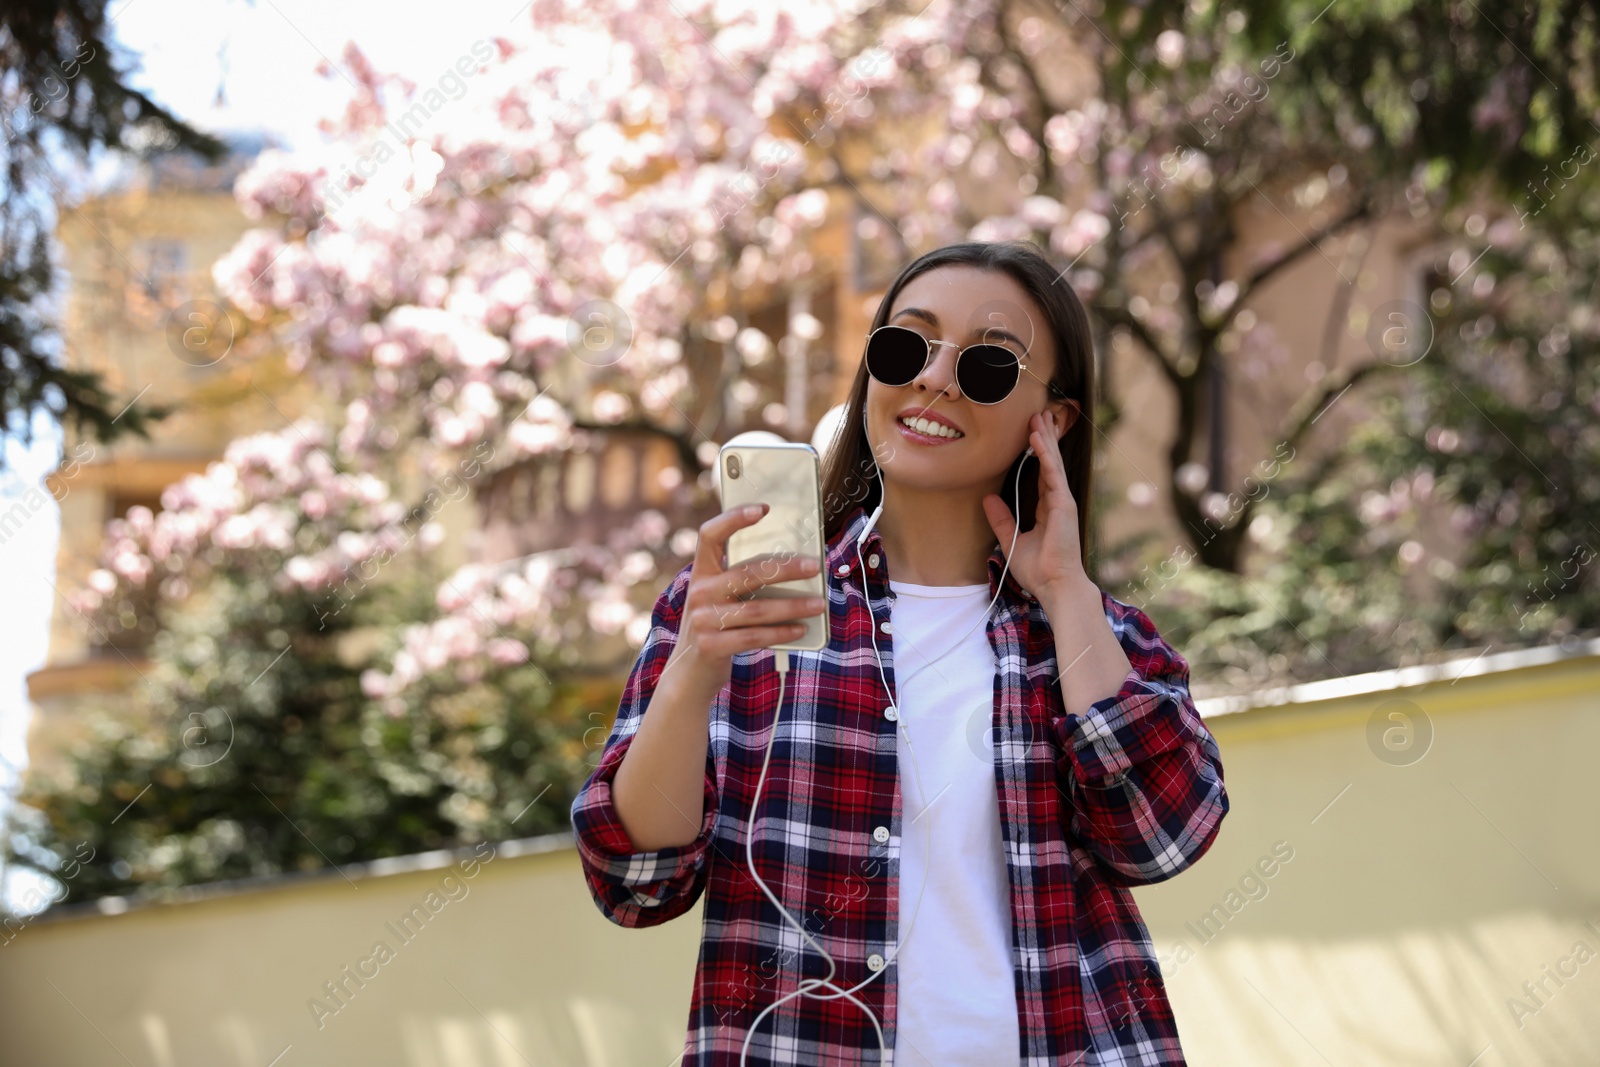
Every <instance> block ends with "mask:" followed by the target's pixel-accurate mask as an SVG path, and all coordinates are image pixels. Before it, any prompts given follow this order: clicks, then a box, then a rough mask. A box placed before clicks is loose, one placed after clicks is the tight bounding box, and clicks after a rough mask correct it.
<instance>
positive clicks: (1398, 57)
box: [1105, 0, 1600, 195]
mask: <svg viewBox="0 0 1600 1067" xmlns="http://www.w3.org/2000/svg"><path fill="white" fill-rule="evenodd" d="M1105 20H1106V21H1107V22H1110V23H1112V24H1113V25H1117V26H1119V27H1120V28H1121V29H1122V31H1123V36H1122V37H1121V38H1120V40H1119V43H1120V45H1121V56H1122V57H1123V58H1122V64H1123V65H1122V67H1121V68H1120V69H1122V70H1125V71H1128V72H1130V73H1131V72H1132V68H1134V67H1137V68H1139V69H1142V70H1145V71H1151V72H1152V73H1153V71H1152V68H1155V70H1159V69H1160V68H1159V66H1158V65H1157V61H1156V58H1155V51H1156V50H1155V42H1156V39H1157V38H1158V37H1159V36H1160V35H1161V34H1162V33H1163V32H1166V31H1176V32H1179V33H1182V34H1183V35H1185V37H1187V38H1191V39H1199V40H1214V39H1216V38H1217V37H1218V36H1219V35H1220V36H1224V37H1225V38H1226V39H1227V40H1228V41H1229V45H1228V47H1227V48H1226V50H1225V52H1224V53H1223V54H1222V55H1219V56H1216V57H1213V58H1212V60H1211V61H1214V62H1217V63H1225V62H1235V63H1238V64H1240V65H1241V66H1242V67H1245V68H1252V67H1254V66H1255V65H1256V64H1257V63H1259V61H1260V59H1261V58H1262V57H1266V56H1268V55H1271V54H1273V52H1274V50H1275V49H1277V48H1278V46H1279V45H1280V43H1283V42H1287V43H1288V45H1289V47H1290V48H1292V49H1293V54H1294V58H1293V60H1292V61H1291V62H1290V63H1288V64H1287V66H1286V69H1285V74H1284V75H1283V76H1280V77H1279V78H1278V79H1276V80H1275V81H1274V82H1273V83H1272V87H1271V92H1270V95H1269V96H1268V97H1267V98H1266V102H1267V106H1269V107H1271V108H1273V109H1275V110H1276V111H1277V113H1278V115H1279V116H1280V118H1281V119H1282V120H1283V121H1284V123H1285V124H1286V127H1287V128H1288V129H1290V130H1292V131H1294V132H1295V133H1296V134H1297V135H1299V136H1301V137H1305V136H1315V137H1319V138H1321V137H1326V136H1327V135H1328V134H1330V133H1334V132H1337V133H1338V135H1339V136H1341V137H1343V138H1344V139H1345V143H1346V144H1347V145H1348V146H1349V147H1350V148H1351V149H1354V150H1355V151H1354V153H1353V155H1357V154H1358V155H1359V158H1360V161H1361V163H1362V166H1363V168H1364V169H1370V170H1372V171H1373V172H1375V173H1386V174H1388V175H1390V176H1394V177H1398V178H1401V179H1405V178H1408V177H1410V176H1411V175H1412V173H1413V170H1414V169H1415V168H1419V167H1420V168H1422V169H1423V170H1424V171H1426V172H1428V173H1430V174H1431V175H1432V177H1433V178H1434V180H1436V181H1437V182H1438V183H1439V185H1440V186H1441V187H1446V188H1448V189H1449V191H1450V192H1451V193H1453V194H1462V193H1467V192H1469V191H1471V190H1472V189H1473V188H1475V187H1476V186H1477V185H1478V184H1479V183H1480V182H1481V180H1482V179H1484V178H1488V179H1489V180H1491V181H1493V182H1496V183H1498V185H1499V188H1500V189H1501V191H1502V193H1510V194H1513V195H1520V194H1521V192H1522V190H1523V189H1524V188H1525V186H1526V184H1527V183H1528V182H1529V181H1534V180H1538V179H1539V178H1540V177H1541V176H1542V174H1543V173H1544V168H1545V167H1546V166H1547V165H1549V164H1551V163H1553V162H1555V161H1558V160H1561V159H1565V158H1567V157H1568V156H1570V155H1571V154H1572V152H1573V151H1574V150H1575V149H1577V148H1578V147H1579V146H1580V145H1584V144H1588V145H1594V144H1595V143H1596V141H1597V139H1600V127H1597V126H1596V125H1595V121H1594V120H1595V116H1596V115H1600V7H1597V5H1596V4H1594V3H1592V2H1579V3H1566V2H1560V0H1477V2H1470V0H1469V2H1465V3H1460V2H1457V3H1430V2H1427V0H1335V2H1334V3H1328V2H1327V0H1304V2H1295V3H1284V2H1283V0H1238V2H1231V0H1222V2H1213V0H1202V2H1196V0H1149V2H1139V3H1130V2H1127V0H1111V2H1110V3H1108V4H1107V6H1106V13H1105ZM1219 31H1225V32H1222V33H1220V34H1219ZM1246 91H1248V87H1246Z"/></svg>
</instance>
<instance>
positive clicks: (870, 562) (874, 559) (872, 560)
mask: <svg viewBox="0 0 1600 1067" xmlns="http://www.w3.org/2000/svg"><path fill="white" fill-rule="evenodd" d="M877 565H878V554H877V553H876V552H874V553H873V554H872V555H870V556H868V557H867V566H869V567H876V566H877Z"/></svg>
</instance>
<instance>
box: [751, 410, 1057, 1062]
mask: <svg viewBox="0 0 1600 1067" xmlns="http://www.w3.org/2000/svg"><path fill="white" fill-rule="evenodd" d="M861 429H862V432H863V434H866V437H867V450H868V452H871V450H872V436H871V434H869V433H867V411H866V406H865V405H864V404H863V405H862V409H861ZM1034 455H1035V453H1034V451H1033V446H1032V445H1029V446H1028V450H1027V451H1026V452H1024V453H1023V455H1022V458H1023V460H1024V461H1026V460H1027V458H1028V457H1029V456H1034ZM1023 465H1024V464H1023V463H1020V462H1019V463H1018V464H1017V480H1016V485H1015V487H1014V488H1013V491H1012V498H1013V499H1015V500H1019V501H1020V497H1021V490H1022V468H1023ZM872 466H873V470H874V473H876V474H877V477H878V505H877V507H875V508H873V510H872V514H871V515H869V516H868V517H867V522H866V525H865V526H863V527H862V528H861V532H860V533H859V534H857V535H856V559H857V560H858V561H859V562H860V563H861V589H862V595H863V597H866V598H867V604H868V610H869V611H870V610H871V597H870V594H868V593H867V563H866V560H864V559H862V558H861V546H862V543H863V542H865V541H866V539H867V535H868V534H869V533H871V532H872V528H873V527H874V526H875V525H876V524H877V522H878V516H879V515H882V514H883V499H884V488H883V471H882V469H881V468H879V467H878V463H877V460H876V459H874V460H873V463H872ZM1013 518H1014V519H1015V522H1014V524H1013V526H1012V530H1011V548H1009V549H1008V550H1007V551H1006V562H1005V566H1004V567H1002V568H1001V570H1000V583H999V585H998V586H997V587H996V588H995V593H994V597H993V599H991V600H990V601H989V606H988V607H987V608H985V609H984V612H983V614H982V615H981V616H979V618H978V620H977V621H976V622H974V623H973V624H972V626H970V627H968V628H967V632H966V633H964V634H962V635H961V636H960V637H958V638H956V640H955V642H954V643H953V644H951V646H950V648H947V649H945V653H941V655H940V656H937V657H931V658H929V659H928V660H927V661H926V662H925V663H923V665H922V666H921V667H918V668H917V669H916V670H915V671H912V672H911V673H910V674H908V675H907V676H906V677H905V678H903V679H901V680H900V684H901V685H905V684H906V683H907V682H909V681H910V680H911V679H912V678H914V677H916V675H917V674H918V673H919V672H920V671H922V670H923V669H924V668H927V667H931V666H933V665H934V664H935V663H937V662H938V661H939V660H940V659H942V658H943V656H944V654H947V653H948V652H949V651H950V650H951V649H954V648H956V647H957V646H959V645H960V644H961V642H962V641H965V640H966V639H967V636H968V634H971V633H972V631H973V630H975V629H977V628H978V625H979V624H980V623H982V622H985V621H986V620H987V619H988V617H989V612H991V611H993V610H994V605H995V601H997V600H999V599H1000V590H1001V588H1004V586H1005V581H1006V574H1007V573H1008V572H1009V571H1010V569H1011V554H1012V552H1014V551H1016V547H1017V534H1019V533H1021V532H1022V516H1021V515H1017V516H1014V517H1013ZM868 633H869V634H870V635H871V637H872V651H873V654H874V655H875V656H876V657H877V660H878V677H879V679H880V680H881V681H882V682H883V689H884V692H889V678H888V676H887V675H886V674H885V673H884V670H883V653H881V652H879V651H878V628H877V627H876V626H874V627H872V628H871V629H870V630H869V631H868ZM773 656H774V666H775V667H776V669H777V672H778V703H777V707H776V711H775V712H774V714H773V717H772V729H771V731H769V733H768V735H767V750H766V754H765V755H764V756H763V757H762V760H761V776H760V777H759V778H758V779H757V780H756V791H755V794H754V796H752V797H751V800H750V831H749V833H747V834H746V835H745V841H744V858H745V866H747V867H748V868H749V869H750V877H751V878H754V879H755V882H756V884H757V885H759V886H760V887H761V891H762V892H763V893H765V894H766V895H767V899H768V900H770V901H772V904H773V906H774V907H775V908H777V909H778V913H779V914H780V915H782V916H783V917H784V919H786V920H787V921H788V923H789V925H790V926H793V927H794V928H795V929H796V930H798V931H799V932H800V936H801V937H802V938H804V939H805V940H806V942H807V943H808V944H810V945H811V947H812V948H814V949H816V950H817V951H818V952H820V953H822V958H823V959H825V960H827V961H828V974H827V977H826V978H808V979H805V980H804V981H802V982H801V983H800V985H799V988H797V989H796V990H795V991H794V992H792V993H786V994H784V995H783V996H781V997H779V998H778V999H777V1000H775V1001H773V1002H772V1003H771V1004H769V1005H767V1006H766V1007H765V1008H763V1009H762V1010H761V1014H759V1015H757V1016H756V1017H755V1020H754V1021H753V1022H751V1024H750V1029H749V1030H748V1031H747V1032H746V1033H745V1035H744V1047H743V1048H742V1049H741V1050H740V1052H739V1064H740V1067H743V1065H744V1062H745V1057H746V1056H747V1055H748V1054H749V1051H750V1039H751V1038H752V1037H754V1036H755V1032H756V1027H757V1026H759V1025H761V1020H762V1019H763V1018H764V1017H765V1016H766V1014H767V1013H768V1012H770V1011H772V1010H773V1009H775V1008H777V1007H778V1006H779V1005H780V1004H782V1003H784V1002H785V1001H787V1000H792V999H793V998H795V997H798V996H808V997H815V998H817V999H818V1000H828V999H832V998H834V997H844V998H845V999H846V1000H848V1001H850V1003H852V1004H854V1005H855V1006H856V1007H858V1008H860V1009H861V1010H862V1011H864V1012H866V1013H867V1018H869V1019H871V1020H872V1028H873V1030H874V1031H876V1032H877V1035H878V1055H879V1060H878V1062H879V1063H882V1062H884V1060H886V1059H887V1058H888V1055H889V1050H888V1047H887V1046H886V1045H885V1044H884V1041H883V1027H882V1025H881V1024H880V1023H879V1022H878V1017H877V1016H876V1015H874V1014H873V1013H872V1009H871V1008H869V1007H867V1006H866V1005H865V1004H863V1003H862V1002H861V1001H860V999H858V998H857V997H856V996H855V995H854V994H855V991H856V990H858V989H860V988H862V987H863V986H865V985H866V984H867V983H868V982H870V981H872V980H873V979H874V978H876V977H878V975H880V974H883V973H884V972H885V971H887V970H888V969H889V963H890V961H892V960H893V959H894V958H895V957H896V956H897V955H899V953H900V947H901V946H902V945H904V944H905V943H906V938H908V937H910V936H911V928H912V926H913V925H914V924H915V923H916V920H917V912H918V910H919V909H920V908H921V907H922V892H923V890H924V889H926V888H927V885H928V869H927V867H924V868H923V871H922V884H921V885H919V886H918V887H917V903H916V905H915V906H913V907H912V909H911V918H910V919H908V920H906V929H905V932H904V933H903V934H902V935H901V936H900V940H899V941H897V942H895V946H894V948H893V949H892V950H890V952H889V955H888V957H887V958H886V959H884V961H883V966H882V967H880V968H879V969H878V970H877V971H875V972H874V973H872V974H870V975H868V976H867V977H866V978H863V979H862V980H861V981H860V982H857V983H856V984H855V985H853V986H851V987H850V988H849V989H840V988H839V987H838V986H837V985H835V984H834V982H833V976H834V973H835V972H836V971H837V970H838V967H837V965H836V964H835V963H834V961H833V957H832V956H830V955H829V954H828V951H827V949H825V948H823V947H822V946H821V945H819V944H817V942H816V941H815V940H814V939H813V938H812V936H811V934H810V933H809V932H808V931H807V930H806V928H805V927H804V926H803V925H801V924H800V923H798V922H796V921H795V919H794V916H792V915H790V914H789V911H788V909H787V908H785V907H784V906H783V904H782V903H781V902H780V901H779V900H778V898H777V897H776V896H774V895H773V892H772V890H771V889H769V888H767V883H766V882H764V881H762V880H761V875H760V874H758V873H757V872H756V865H755V857H754V853H753V852H752V850H751V845H752V843H753V842H754V841H755V835H756V826H755V813H756V812H757V811H758V810H759V809H760V806H761V787H762V785H764V784H765V783H766V780H767V764H768V763H769V762H770V761H771V759H772V742H773V741H774V740H776V738H777V736H778V718H779V717H780V716H781V715H782V714H783V693H784V685H785V682H786V679H787V677H788V674H789V653H788V651H787V650H786V649H781V648H780V649H774V650H773ZM898 721H899V723H900V727H899V728H900V729H901V730H904V731H906V750H907V751H909V752H910V753H911V773H912V776H913V777H914V778H915V780H916V783H917V793H918V795H919V796H926V795H927V794H926V793H925V792H923V789H922V776H921V773H920V772H919V771H918V769H917V753H916V749H915V747H914V746H913V745H912V743H911V732H910V730H909V729H908V727H907V724H906V717H905V716H904V715H902V716H900V717H899V720H898ZM924 829H925V836H924V838H923V840H924V842H925V844H924V846H923V847H924V855H927V854H929V853H931V851H932V844H933V821H932V820H931V819H930V820H928V822H927V823H926V825H925V827H924ZM823 987H826V988H829V989H832V990H833V991H834V992H832V993H826V994H824V993H813V992H812V990H813V989H819V988H823Z"/></svg>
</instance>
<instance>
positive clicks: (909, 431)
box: [895, 409, 966, 445]
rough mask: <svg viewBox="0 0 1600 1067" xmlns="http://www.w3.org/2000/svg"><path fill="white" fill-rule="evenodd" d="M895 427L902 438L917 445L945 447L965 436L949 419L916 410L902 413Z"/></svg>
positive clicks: (897, 418) (896, 420)
mask: <svg viewBox="0 0 1600 1067" xmlns="http://www.w3.org/2000/svg"><path fill="white" fill-rule="evenodd" d="M895 425H896V426H897V427H899V429H900V434H901V436H902V437H904V438H905V439H906V440H908V441H911V442H913V443H915V444H919V445H947V444H951V443H953V442H955V441H959V440H961V439H962V438H963V437H965V436H966V434H964V433H962V432H961V431H960V430H959V429H957V428H956V427H955V426H954V425H953V424H952V423H951V422H950V420H949V419H945V418H941V417H939V416H937V415H932V414H929V413H927V412H924V411H918V410H916V409H908V410H906V411H902V412H901V413H900V414H899V415H898V416H896V417H895Z"/></svg>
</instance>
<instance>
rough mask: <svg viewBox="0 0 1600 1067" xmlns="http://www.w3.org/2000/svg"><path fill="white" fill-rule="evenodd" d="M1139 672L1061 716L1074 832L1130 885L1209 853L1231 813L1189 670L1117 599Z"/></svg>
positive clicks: (1144, 619) (1121, 627)
mask: <svg viewBox="0 0 1600 1067" xmlns="http://www.w3.org/2000/svg"><path fill="white" fill-rule="evenodd" d="M1113 603H1116V604H1117V605H1118V608H1119V610H1120V613H1121V615H1122V617H1121V619H1120V620H1119V621H1118V622H1115V623H1114V624H1113V627H1112V628H1113V630H1115V631H1116V633H1117V638H1118V640H1119V641H1120V642H1121V644H1122V647H1123V651H1124V652H1126V653H1127V655H1128V661H1129V663H1130V664H1131V665H1132V667H1133V669H1132V670H1130V671H1129V672H1128V675H1127V677H1126V678H1124V679H1123V681H1122V687H1121V689H1119V690H1118V692H1117V693H1116V695H1114V696H1110V697H1107V698H1105V699H1104V700H1100V701H1096V702H1095V703H1094V704H1092V705H1090V707H1089V710H1088V711H1087V712H1086V713H1084V714H1083V715H1074V714H1066V715H1062V716H1059V717H1057V718H1055V720H1054V723H1053V725H1054V727H1055V729H1056V731H1057V740H1058V742H1059V744H1060V751H1061V752H1062V756H1061V759H1060V766H1059V768H1058V769H1059V772H1060V777H1061V780H1062V781H1063V783H1064V791H1065V792H1066V794H1067V797H1068V799H1069V801H1070V802H1071V803H1070V806H1071V822H1070V827H1071V830H1072V832H1073V834H1074V836H1076V837H1077V838H1078V839H1079V840H1080V841H1082V842H1083V843H1084V844H1085V845H1086V846H1087V847H1088V848H1089V850H1090V851H1091V852H1093V853H1094V854H1095V856H1096V857H1097V858H1099V859H1100V861H1101V862H1102V863H1103V864H1104V865H1105V866H1106V867H1107V868H1109V870H1110V871H1111V872H1112V873H1113V876H1114V877H1115V878H1116V880H1117V881H1119V882H1121V883H1123V884H1127V885H1147V884H1150V883H1154V882H1160V881H1164V880H1165V879H1167V878H1170V877H1172V876H1173V875H1175V874H1177V873H1179V872H1180V871H1182V870H1184V869H1185V868H1187V867H1189V866H1190V865H1191V864H1193V863H1194V862H1195V861H1196V860H1198V859H1199V858H1200V857H1201V856H1202V855H1203V854H1204V853H1205V851H1206V850H1207V849H1208V848H1210V846H1211V842H1212V841H1213V840H1215V838H1216V835H1217V831H1218V829H1219V827H1220V826H1221V823H1222V817H1223V816H1224V815H1226V814H1227V812H1228V793H1227V789H1226V787H1225V786H1224V784H1223V780H1222V757H1221V752H1220V750H1219V749H1218V747H1217V742H1216V739H1215V738H1214V737H1212V735H1211V731H1210V730H1208V729H1206V726H1205V724H1204V722H1202V721H1201V719H1200V713H1199V712H1198V711H1197V710H1196V709H1195V706H1194V701H1193V700H1192V699H1191V698H1190V696H1189V665H1188V663H1187V662H1186V661H1185V660H1184V658H1183V657H1182V656H1181V655H1179V654H1178V653H1177V651H1175V650H1174V649H1173V648H1172V647H1171V646H1170V645H1168V644H1167V643H1166V641H1164V640H1163V639H1162V638H1161V635H1160V634H1158V633H1157V632H1156V629H1155V626H1154V625H1153V624H1152V623H1151V621H1150V619H1149V617H1148V616H1147V615H1145V614H1144V612H1142V611H1140V610H1139V609H1137V608H1134V607H1131V606H1128V605H1123V604H1121V603H1120V602H1113Z"/></svg>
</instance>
